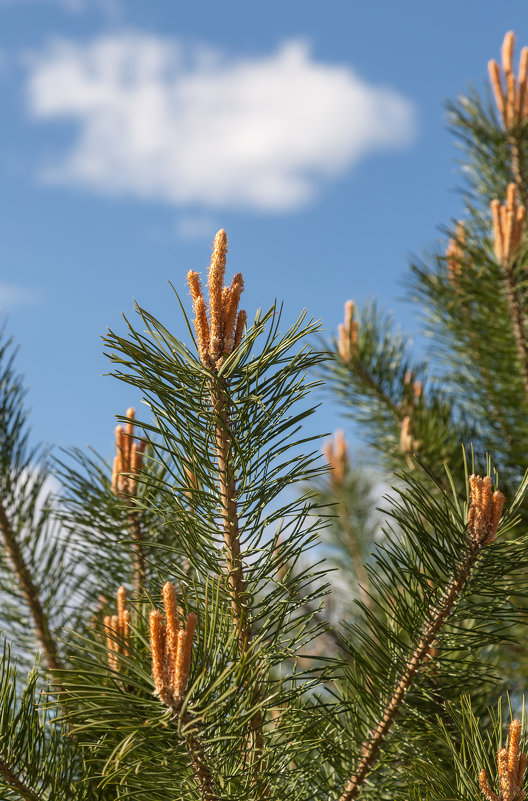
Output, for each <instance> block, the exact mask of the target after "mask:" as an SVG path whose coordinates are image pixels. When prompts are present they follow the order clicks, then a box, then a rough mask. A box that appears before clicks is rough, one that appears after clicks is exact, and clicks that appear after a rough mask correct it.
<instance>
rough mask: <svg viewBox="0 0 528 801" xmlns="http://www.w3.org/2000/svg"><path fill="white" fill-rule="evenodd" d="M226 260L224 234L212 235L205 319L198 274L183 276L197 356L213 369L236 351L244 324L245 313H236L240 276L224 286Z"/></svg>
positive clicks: (225, 238)
mask: <svg viewBox="0 0 528 801" xmlns="http://www.w3.org/2000/svg"><path fill="white" fill-rule="evenodd" d="M226 257H227V234H226V232H225V231H224V230H223V228H222V229H220V231H218V233H217V234H216V237H215V241H214V247H213V254H212V256H211V264H210V266H209V275H208V280H207V285H208V287H209V315H208V310H207V304H206V302H205V298H204V295H203V289H202V283H201V281H200V276H199V274H198V273H197V272H195V271H194V270H189V272H188V273H187V282H188V284H189V288H190V292H191V298H192V302H193V310H194V315H195V317H194V327H195V330H196V339H197V342H198V352H199V354H200V359H201V361H202V363H203V364H204V365H205V366H206V367H209V368H214V369H218V368H219V367H220V366H221V364H222V362H223V360H224V359H225V357H226V356H228V355H229V354H230V353H232V352H233V350H235V349H236V348H237V347H238V345H239V344H240V342H241V340H242V334H243V332H244V327H245V325H246V320H247V315H246V312H245V311H244V310H243V309H240V311H239V309H238V306H239V303H240V296H241V295H242V292H243V290H244V280H243V278H242V273H237V274H236V275H235V276H234V278H233V280H232V281H231V285H230V286H224V279H225V268H226Z"/></svg>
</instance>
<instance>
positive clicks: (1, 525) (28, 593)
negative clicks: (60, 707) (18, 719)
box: [0, 502, 62, 671]
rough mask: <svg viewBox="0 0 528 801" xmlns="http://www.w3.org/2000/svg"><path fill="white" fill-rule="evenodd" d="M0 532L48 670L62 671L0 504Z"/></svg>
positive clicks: (56, 650) (17, 546) (45, 620)
mask: <svg viewBox="0 0 528 801" xmlns="http://www.w3.org/2000/svg"><path fill="white" fill-rule="evenodd" d="M0 530H1V532H2V536H3V540H4V545H5V548H6V551H7V553H8V555H9V558H10V560H11V564H12V566H13V570H14V573H15V576H16V578H17V580H18V584H19V587H20V589H21V591H22V595H23V596H24V599H25V601H26V603H27V605H28V607H29V611H30V613H31V617H32V618H33V624H34V626H35V631H36V633H37V638H38V640H39V642H40V646H41V648H42V651H43V652H44V656H45V659H46V662H47V665H48V668H49V669H50V670H52V671H53V670H62V662H61V659H60V657H59V652H58V649H57V643H56V642H55V638H54V636H53V634H52V633H51V630H50V627H49V623H48V618H47V616H46V613H45V612H44V609H43V607H42V604H41V602H40V598H39V594H38V590H37V587H36V586H35V583H34V581H33V578H32V576H31V573H30V571H29V568H28V566H27V565H26V562H25V560H24V556H23V554H22V550H21V548H20V545H19V544H18V541H17V538H16V535H15V532H14V531H13V528H12V526H11V523H10V521H9V519H8V517H7V513H6V510H5V508H4V505H3V504H2V503H1V502H0Z"/></svg>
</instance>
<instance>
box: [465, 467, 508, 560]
mask: <svg viewBox="0 0 528 801" xmlns="http://www.w3.org/2000/svg"><path fill="white" fill-rule="evenodd" d="M469 489H470V496H471V499H470V505H469V511H468V531H469V535H470V537H471V539H472V541H473V542H475V543H477V544H479V545H489V543H491V542H494V541H495V539H496V538H497V529H498V527H499V522H500V519H501V515H502V508H503V506H504V501H505V498H504V495H503V494H502V492H500V491H499V490H495V492H492V482H491V478H490V476H484V478H482V476H475V475H472V476H470V477H469Z"/></svg>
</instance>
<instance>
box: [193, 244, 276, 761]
mask: <svg viewBox="0 0 528 801" xmlns="http://www.w3.org/2000/svg"><path fill="white" fill-rule="evenodd" d="M226 258H227V235H226V232H225V231H224V230H223V229H220V231H218V233H217V234H216V237H215V241H214V247H213V253H212V256H211V264H210V267H209V275H208V281H207V284H208V287H209V320H208V319H207V307H206V303H205V300H204V297H203V290H202V285H201V282H200V278H199V276H198V274H197V273H196V272H194V271H193V270H190V271H189V273H188V275H187V280H188V283H189V288H190V292H191V297H192V301H193V309H194V313H195V319H194V325H195V330H196V338H197V344H198V353H199V355H200V359H201V361H202V363H203V364H204V365H205V366H206V367H208V368H210V369H211V371H212V373H213V375H212V377H211V380H210V394H211V405H212V409H213V413H214V415H215V437H216V454H217V467H218V488H219V494H220V515H221V518H222V528H223V535H224V542H225V546H226V569H227V582H228V587H229V594H230V596H231V609H232V613H233V623H234V626H235V630H236V634H237V638H238V644H239V650H240V652H241V653H245V652H246V651H247V650H248V649H249V647H250V645H251V640H252V632H251V623H250V619H249V616H248V611H247V599H246V597H245V596H246V585H245V581H244V573H243V567H242V559H241V552H240V530H239V515H238V505H237V497H236V495H237V488H236V481H235V474H234V470H233V440H232V433H231V424H230V410H229V392H228V388H227V385H226V383H225V381H224V379H223V378H220V377H219V375H218V372H219V370H220V368H221V367H222V365H223V363H224V360H225V358H226V357H227V356H229V355H230V354H231V353H232V352H233V351H234V350H236V348H238V346H239V345H240V342H241V340H242V335H243V330H244V327H245V324H246V319H247V317H246V312H245V311H244V310H243V309H241V310H239V308H238V307H239V302H240V296H241V294H242V291H243V289H244V281H243V278H242V275H241V273H237V274H236V275H235V276H234V278H233V280H232V282H231V285H230V286H224V279H225V267H226ZM259 696H260V689H259V685H258V683H257V684H256V685H255V688H254V697H253V701H254V703H256V702H257V701H258V698H259ZM252 729H253V736H254V742H255V746H256V751H257V753H258V754H260V753H261V752H262V749H263V747H264V741H263V736H262V714H261V712H260V711H257V712H256V713H255V715H254V717H253V721H252Z"/></svg>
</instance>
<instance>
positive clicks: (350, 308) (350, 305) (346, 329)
mask: <svg viewBox="0 0 528 801" xmlns="http://www.w3.org/2000/svg"><path fill="white" fill-rule="evenodd" d="M354 309H355V306H354V301H353V300H347V301H346V303H345V321H344V323H340V324H339V325H338V327H337V333H338V337H337V350H338V352H339V355H340V356H341V358H342V359H343V361H344V362H350V361H351V360H352V359H353V358H354V357H355V355H356V350H357V337H358V322H357V320H354Z"/></svg>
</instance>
